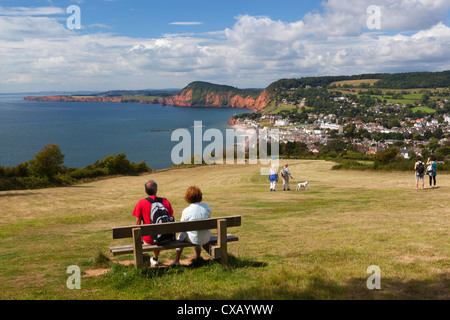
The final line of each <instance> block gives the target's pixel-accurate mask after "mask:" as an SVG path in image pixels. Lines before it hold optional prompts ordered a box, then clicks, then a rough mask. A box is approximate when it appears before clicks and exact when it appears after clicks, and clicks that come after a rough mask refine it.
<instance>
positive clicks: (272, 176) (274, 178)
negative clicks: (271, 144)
mask: <svg viewBox="0 0 450 320" xmlns="http://www.w3.org/2000/svg"><path fill="white" fill-rule="evenodd" d="M269 181H270V191H275V187H276V185H277V182H278V170H277V166H276V165H275V164H273V165H272V167H271V168H270V172H269Z"/></svg>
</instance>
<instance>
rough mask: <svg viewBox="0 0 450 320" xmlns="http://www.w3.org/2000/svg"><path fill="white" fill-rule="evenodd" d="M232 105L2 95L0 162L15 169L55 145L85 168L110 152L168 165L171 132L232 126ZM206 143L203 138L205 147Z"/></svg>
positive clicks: (71, 163) (153, 165)
mask: <svg viewBox="0 0 450 320" xmlns="http://www.w3.org/2000/svg"><path fill="white" fill-rule="evenodd" d="M245 112H250V111H249V110H246V109H234V108H179V107H172V106H162V105H149V104H138V103H112V102H111V103H109V102H97V103H95V102H92V103H91V102H83V103H73V102H34V101H24V100H23V95H0V165H3V166H7V167H14V166H16V165H18V164H19V163H22V162H24V161H28V160H31V159H33V158H34V155H35V154H36V153H38V152H39V151H40V150H41V149H42V147H43V146H45V145H47V144H49V143H55V144H57V145H59V146H60V147H61V151H62V153H63V154H65V160H64V164H65V165H66V166H69V167H75V168H84V167H85V166H87V165H90V164H93V163H94V162H95V161H96V160H102V159H103V158H104V157H106V156H108V155H115V154H119V153H125V154H126V155H127V158H128V159H129V160H130V161H133V162H140V161H146V163H147V165H148V166H149V167H151V168H154V169H161V168H167V167H169V166H171V165H172V164H173V163H172V161H171V151H172V148H173V147H174V146H175V145H177V144H178V143H179V142H177V141H174V142H172V141H171V139H170V138H171V135H172V131H163V132H151V131H150V130H154V129H177V128H187V129H189V131H190V132H191V135H192V137H193V128H192V126H193V125H194V121H202V122H203V125H204V126H205V127H204V128H203V132H204V131H205V130H207V129H208V128H217V129H219V130H221V131H222V132H223V135H224V137H225V129H228V128H230V126H229V125H228V124H227V122H228V119H229V118H230V117H231V116H232V115H233V114H235V113H238V114H239V113H245ZM206 144H207V142H205V145H206Z"/></svg>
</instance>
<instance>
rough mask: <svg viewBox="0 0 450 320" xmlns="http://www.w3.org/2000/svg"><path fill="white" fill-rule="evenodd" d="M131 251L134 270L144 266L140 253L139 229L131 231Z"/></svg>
mask: <svg viewBox="0 0 450 320" xmlns="http://www.w3.org/2000/svg"><path fill="white" fill-rule="evenodd" d="M133 249H134V250H133V251H134V265H135V267H136V269H139V268H142V267H143V266H144V257H143V251H142V237H141V228H134V229H133Z"/></svg>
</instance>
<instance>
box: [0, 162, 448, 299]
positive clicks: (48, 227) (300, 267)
mask: <svg viewBox="0 0 450 320" xmlns="http://www.w3.org/2000/svg"><path fill="white" fill-rule="evenodd" d="M333 165H334V163H330V162H325V161H317V160H315V161H314V160H296V161H289V168H290V170H291V173H292V174H293V176H294V177H295V179H296V180H295V182H297V181H304V180H308V181H309V185H308V188H307V190H306V191H300V192H296V191H290V192H283V191H281V183H279V184H278V186H277V191H276V192H269V191H268V189H269V185H268V181H267V177H265V176H261V175H260V174H259V172H260V166H259V165H258V166H250V165H242V166H238V165H223V166H220V165H216V166H199V167H194V168H179V169H174V170H169V171H165V172H160V173H156V174H152V175H147V176H137V177H136V176H135V177H119V178H114V179H108V180H102V181H96V182H92V183H88V184H84V185H79V186H71V187H66V188H51V189H40V190H31V191H10V192H0V212H1V213H2V220H1V221H0V248H1V249H0V286H1V288H2V291H1V293H0V299H32V300H37V299H152V300H158V299H169V300H171V299H235V300H246V299H449V298H450V292H449V288H450V280H449V275H450V274H449V267H450V259H449V256H450V249H449V247H448V244H447V243H448V235H449V233H450V227H449V226H450V210H449V208H450V200H449V198H448V196H447V195H448V190H449V187H450V182H449V181H450V180H449V179H448V175H445V174H439V175H438V177H437V178H438V185H439V188H435V189H426V190H423V191H421V192H417V191H415V190H414V176H413V174H412V173H378V172H354V171H334V170H331V167H332V166H333ZM149 178H153V179H156V181H158V184H159V195H160V196H164V197H167V198H168V199H169V200H170V201H171V203H172V206H173V208H174V210H175V217H176V219H177V220H179V219H180V217H181V211H182V210H183V209H184V208H185V207H186V206H187V204H186V203H185V202H184V200H183V196H184V192H185V191H186V189H187V187H188V186H190V185H198V186H199V187H200V188H201V189H202V191H203V195H204V201H205V202H208V203H209V204H210V205H211V207H212V208H213V216H214V217H220V216H228V215H235V214H239V215H242V226H241V227H238V228H232V229H230V230H229V232H230V233H233V234H236V235H237V236H239V238H240V241H239V242H233V243H230V244H229V245H228V249H229V253H230V256H229V261H230V264H229V266H228V267H222V266H220V265H219V264H218V263H216V262H215V261H211V260H209V259H206V258H207V257H208V256H207V255H206V254H205V253H203V256H204V258H205V259H206V260H204V261H195V262H194V263H191V262H190V259H191V258H193V256H194V250H193V249H192V248H187V249H186V250H185V251H184V252H183V256H182V259H183V261H184V263H185V266H181V267H177V268H144V269H141V270H135V269H134V267H133V265H129V264H128V263H129V262H130V261H132V258H133V257H132V255H126V256H120V257H119V258H116V257H112V256H110V254H109V253H108V247H109V246H111V245H119V244H128V243H131V239H130V240H126V239H125V240H113V239H112V238H111V229H112V228H113V227H118V226H127V225H132V224H133V223H134V220H133V217H132V215H131V212H132V210H133V208H134V205H135V204H136V202H137V200H139V199H141V198H143V197H144V196H145V195H144V194H143V193H144V192H143V191H144V190H143V184H144V182H145V181H146V180H147V179H149ZM295 182H292V183H291V189H295ZM425 199H426V201H425ZM430 203H432V204H433V206H432V207H430ZM18 217H20V218H18ZM174 255H175V253H174V251H164V252H162V253H161V255H160V261H161V262H163V263H170V262H171V261H172V259H173V258H174ZM119 262H121V263H120V264H119ZM71 265H77V266H79V267H80V268H81V271H82V274H83V277H82V279H81V289H80V290H69V289H68V288H67V287H66V280H67V278H68V276H69V274H67V273H66V270H67V267H68V266H71ZM370 265H378V266H379V267H380V268H381V272H382V278H381V285H382V289H381V290H368V289H367V287H366V280H367V278H368V276H369V275H368V274H367V273H366V269H367V267H368V266H370ZM103 269H104V271H105V273H102V274H100V275H97V276H91V274H92V272H96V271H99V270H103Z"/></svg>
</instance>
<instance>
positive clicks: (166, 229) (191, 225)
mask: <svg viewBox="0 0 450 320" xmlns="http://www.w3.org/2000/svg"><path fill="white" fill-rule="evenodd" d="M222 219H224V220H226V221H227V227H239V226H240V225H241V216H230V217H220V218H212V219H200V220H192V221H182V222H171V223H159V224H145V225H139V226H138V225H135V226H130V227H120V228H113V230H112V231H113V239H123V238H132V237H133V229H136V228H140V229H141V235H142V236H149V235H152V234H165V233H177V232H185V231H194V230H205V229H217V221H218V220H222Z"/></svg>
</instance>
